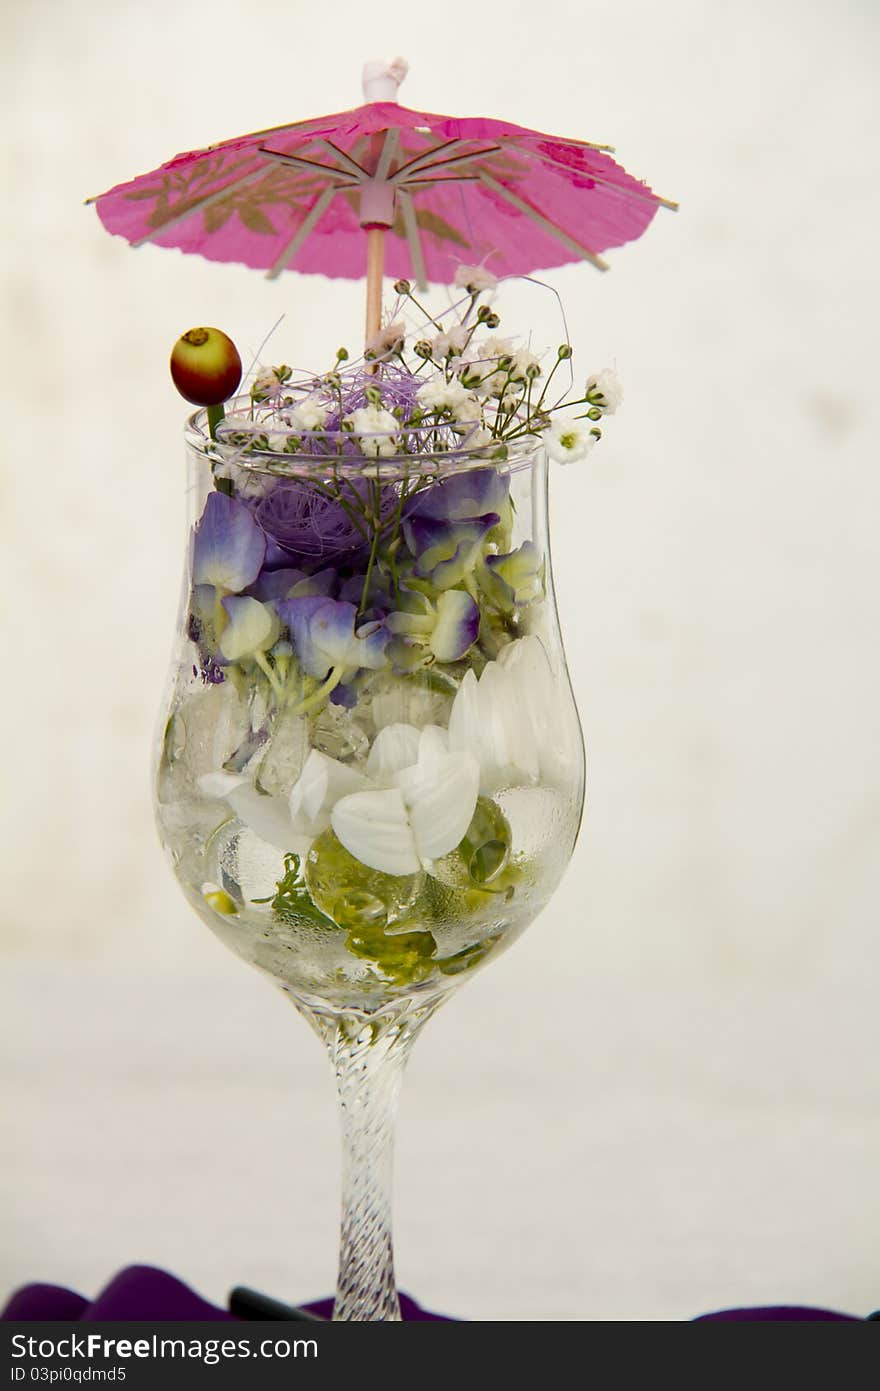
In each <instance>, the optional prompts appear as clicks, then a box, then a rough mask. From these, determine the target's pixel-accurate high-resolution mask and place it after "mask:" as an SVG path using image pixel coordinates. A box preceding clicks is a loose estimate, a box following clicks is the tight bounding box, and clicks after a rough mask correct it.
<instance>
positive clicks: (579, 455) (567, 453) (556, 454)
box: [544, 415, 596, 464]
mask: <svg viewBox="0 0 880 1391" xmlns="http://www.w3.org/2000/svg"><path fill="white" fill-rule="evenodd" d="M544 438H545V440H546V442H547V453H548V454H549V455H550V458H551V459H555V460H556V461H557V462H558V463H560V464H573V463H576V462H577V460H578V459H583V458H585V457H586V455H587V454H589V452H590V450H591V449H592V448H593V445H594V444H595V443H596V437H595V435H594V434H593V433H592V431H591V429H590V427H589V425H588V424H587V422H586V421H584V420H578V419H577V418H576V417H575V416H572V415H562V416H557V417H556V418H555V419H554V421H553V424H552V425H551V426H550V429H549V430H547V432H546V433H545V435H544Z"/></svg>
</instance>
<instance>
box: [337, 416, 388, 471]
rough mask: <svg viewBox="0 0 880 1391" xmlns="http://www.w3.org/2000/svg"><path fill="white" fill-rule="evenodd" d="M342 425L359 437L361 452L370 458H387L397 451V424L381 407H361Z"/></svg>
mask: <svg viewBox="0 0 880 1391" xmlns="http://www.w3.org/2000/svg"><path fill="white" fill-rule="evenodd" d="M342 423H343V425H344V426H346V427H347V428H348V429H349V430H353V431H354V433H355V434H356V435H358V436H359V444H360V447H361V452H362V453H364V454H368V455H369V456H370V457H371V458H374V459H375V458H377V457H379V456H381V457H383V458H387V457H388V456H389V455H391V454H393V453H394V452H395V451H396V449H397V444H398V437H397V430H398V428H399V422H398V421H397V420H395V418H394V416H393V415H392V414H391V412H390V411H386V410H383V409H382V408H381V406H362V407H361V408H360V409H359V410H356V411H352V412H351V414H350V415H347V416H346V417H345V419H344V420H343V422H342Z"/></svg>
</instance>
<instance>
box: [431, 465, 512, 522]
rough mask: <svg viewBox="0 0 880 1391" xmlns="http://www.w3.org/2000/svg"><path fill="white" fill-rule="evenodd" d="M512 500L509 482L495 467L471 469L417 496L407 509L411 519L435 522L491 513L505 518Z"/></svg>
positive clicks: (470, 517)
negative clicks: (427, 519)
mask: <svg viewBox="0 0 880 1391" xmlns="http://www.w3.org/2000/svg"><path fill="white" fill-rule="evenodd" d="M509 498H510V483H509V482H508V479H507V478H506V477H505V476H504V474H501V473H499V472H498V471H497V469H494V468H477V469H467V470H466V471H464V472H462V473H453V474H450V476H449V477H448V478H444V479H442V480H441V481H440V482H439V483H433V484H432V485H431V487H430V488H426V489H425V490H424V492H419V493H416V495H415V497H414V498H413V500H412V504H411V506H409V507H408V508H407V515H408V516H410V517H426V518H429V519H430V520H431V521H435V522H458V521H469V520H471V519H473V518H475V517H484V516H486V514H487V513H489V512H495V513H497V514H498V516H499V517H500V516H502V515H503V514H504V512H505V510H506V508H507V505H508V502H509ZM496 520H497V518H496Z"/></svg>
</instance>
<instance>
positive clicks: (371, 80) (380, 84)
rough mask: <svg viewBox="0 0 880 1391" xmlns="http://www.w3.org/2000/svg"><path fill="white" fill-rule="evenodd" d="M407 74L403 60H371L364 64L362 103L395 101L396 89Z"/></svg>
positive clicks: (405, 63)
mask: <svg viewBox="0 0 880 1391" xmlns="http://www.w3.org/2000/svg"><path fill="white" fill-rule="evenodd" d="M408 72H409V63H408V62H407V61H406V59H405V58H373V59H371V61H370V62H368V63H364V67H363V72H362V73H361V85H362V87H363V89H364V101H394V102H396V101H397V89H398V87H399V86H400V84H401V82H402V81H403V79H404V78H405V77H406V75H407V73H408Z"/></svg>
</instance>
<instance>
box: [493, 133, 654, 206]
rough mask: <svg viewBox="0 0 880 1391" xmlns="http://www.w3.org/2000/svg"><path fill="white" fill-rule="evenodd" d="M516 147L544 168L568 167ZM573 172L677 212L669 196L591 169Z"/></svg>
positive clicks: (607, 147) (561, 171)
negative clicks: (631, 185) (648, 190)
mask: <svg viewBox="0 0 880 1391" xmlns="http://www.w3.org/2000/svg"><path fill="white" fill-rule="evenodd" d="M518 148H519V151H520V153H521V154H524V155H525V156H526V158H527V159H532V160H535V161H537V163H539V164H541V165H542V166H543V167H544V168H547V167H548V166H549V168H551V169H554V170H557V171H559V172H560V173H564V171H565V170H566V169H567V168H568V167H569V166H568V165H566V164H557V163H556V161H555V160H553V159H550V158H548V157H546V156H544V155H541V154H539V153H538V152H537V151H536V150H530V149H528V147H527V146H525V145H520V146H519V147H518ZM593 148H595V149H597V150H602V149H611V148H612V147H611V146H610V145H605V146H603V145H596V146H595V147H593ZM574 172H575V173H576V174H582V175H583V176H584V178H586V179H592V180H593V181H594V183H597V184H602V185H604V187H605V188H613V189H614V191H615V192H616V193H620V194H621V195H622V196H623V197H625V198H641V199H642V200H643V201H644V202H646V203H659V204H660V206H661V207H662V208H669V209H670V210H671V211H672V212H678V204H677V203H673V202H672V200H671V199H670V198H661V197H660V194H659V193H654V192H646V191H645V190H644V189H640V188H629V187H628V186H627V185H625V184H618V183H615V181H614V180H613V179H606V178H605V177H604V176H603V175H602V174H594V173H593V171H592V169H576V170H575V171H574Z"/></svg>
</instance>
